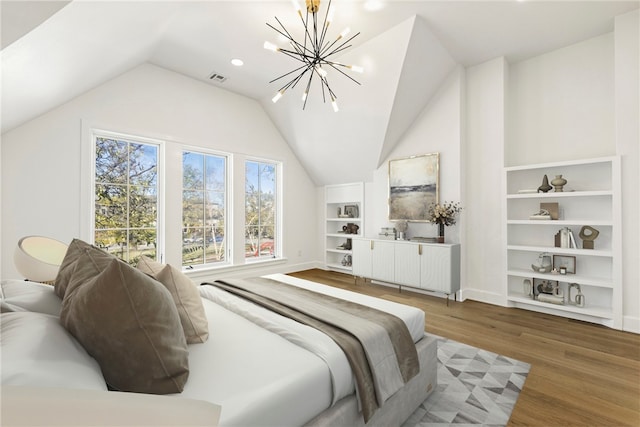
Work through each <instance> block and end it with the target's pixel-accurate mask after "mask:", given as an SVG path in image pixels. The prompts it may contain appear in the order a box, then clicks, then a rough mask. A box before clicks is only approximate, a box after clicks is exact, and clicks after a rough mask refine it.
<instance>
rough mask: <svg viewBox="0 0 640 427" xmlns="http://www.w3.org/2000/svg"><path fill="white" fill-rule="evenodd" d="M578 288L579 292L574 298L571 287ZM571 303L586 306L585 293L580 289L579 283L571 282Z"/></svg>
mask: <svg viewBox="0 0 640 427" xmlns="http://www.w3.org/2000/svg"><path fill="white" fill-rule="evenodd" d="M573 288H576V289H577V290H578V293H577V294H576V297H575V298H574V299H572V298H571V289H573ZM568 300H569V304H573V305H575V306H578V307H584V304H585V301H584V294H583V293H582V290H581V289H580V285H579V284H577V283H569V297H568Z"/></svg>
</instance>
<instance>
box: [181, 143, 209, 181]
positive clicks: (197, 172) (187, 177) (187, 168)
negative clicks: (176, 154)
mask: <svg viewBox="0 0 640 427" xmlns="http://www.w3.org/2000/svg"><path fill="white" fill-rule="evenodd" d="M203 176H204V156H203V155H202V154H198V153H189V152H185V153H182V187H183V188H185V189H191V190H202V189H203V188H204V183H203Z"/></svg>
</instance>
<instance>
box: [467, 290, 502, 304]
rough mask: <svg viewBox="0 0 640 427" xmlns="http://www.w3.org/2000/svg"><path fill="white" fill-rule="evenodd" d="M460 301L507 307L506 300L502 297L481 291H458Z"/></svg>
mask: <svg viewBox="0 0 640 427" xmlns="http://www.w3.org/2000/svg"><path fill="white" fill-rule="evenodd" d="M460 298H461V301H464V300H467V299H470V300H473V301H478V302H484V303H487V304H493V305H499V306H502V307H506V306H507V300H506V298H505V297H504V295H501V294H497V293H495V292H487V291H484V290H482V289H462V290H461V291H460Z"/></svg>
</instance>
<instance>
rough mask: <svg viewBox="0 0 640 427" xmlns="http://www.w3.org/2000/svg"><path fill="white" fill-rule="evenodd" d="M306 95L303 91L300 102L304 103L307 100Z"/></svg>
mask: <svg viewBox="0 0 640 427" xmlns="http://www.w3.org/2000/svg"><path fill="white" fill-rule="evenodd" d="M307 94H308V92H307V91H306V90H305V91H304V93H303V94H302V102H305V101H306V100H307Z"/></svg>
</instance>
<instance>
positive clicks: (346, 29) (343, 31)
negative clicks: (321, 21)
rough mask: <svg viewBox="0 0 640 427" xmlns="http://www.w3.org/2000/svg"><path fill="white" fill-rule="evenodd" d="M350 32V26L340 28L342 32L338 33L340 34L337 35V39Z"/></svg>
mask: <svg viewBox="0 0 640 427" xmlns="http://www.w3.org/2000/svg"><path fill="white" fill-rule="evenodd" d="M350 32H351V28H349V27H347V28H345V29H344V30H342V32H341V33H340V36H339V37H338V40H340V39H341V38H343V37H346V36H347V34H349V33H350Z"/></svg>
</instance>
